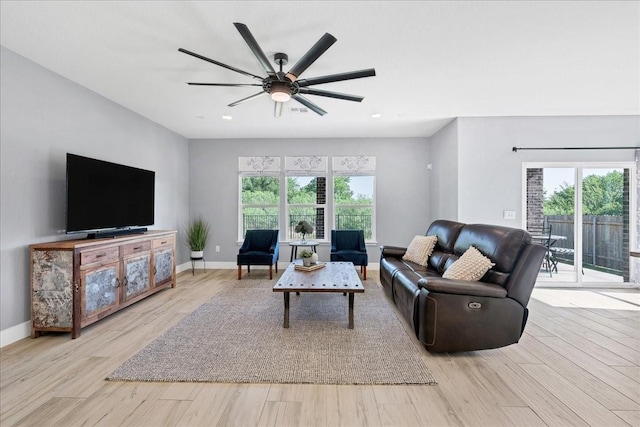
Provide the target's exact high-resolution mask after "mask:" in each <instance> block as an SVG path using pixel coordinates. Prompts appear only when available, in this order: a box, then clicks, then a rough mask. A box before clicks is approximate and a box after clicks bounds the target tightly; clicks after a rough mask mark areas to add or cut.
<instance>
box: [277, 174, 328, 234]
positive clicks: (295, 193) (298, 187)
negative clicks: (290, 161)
mask: <svg viewBox="0 0 640 427" xmlns="http://www.w3.org/2000/svg"><path fill="white" fill-rule="evenodd" d="M326 189H327V178H326V177H324V176H320V177H316V176H295V177H290V176H288V177H287V215H288V221H287V238H289V239H291V240H296V239H298V237H299V233H296V232H295V226H296V224H298V223H299V222H300V221H307V222H308V223H309V224H311V225H312V226H313V233H311V234H310V235H308V236H306V237H307V238H309V239H320V240H323V239H325V232H324V230H325V215H324V213H325V210H326V203H327V192H326Z"/></svg>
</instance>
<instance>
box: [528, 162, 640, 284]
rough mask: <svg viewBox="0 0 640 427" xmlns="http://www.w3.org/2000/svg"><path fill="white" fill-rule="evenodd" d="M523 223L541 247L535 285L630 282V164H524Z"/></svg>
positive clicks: (632, 227)
mask: <svg viewBox="0 0 640 427" xmlns="http://www.w3.org/2000/svg"><path fill="white" fill-rule="evenodd" d="M525 176H526V178H525V181H526V183H525V187H526V191H525V194H526V201H525V205H526V209H525V210H524V211H525V212H526V223H525V227H526V228H527V229H528V230H529V231H530V232H531V233H532V235H533V236H534V237H535V239H536V240H537V243H539V244H542V245H543V246H545V247H547V256H546V257H545V262H544V263H543V266H542V268H541V271H540V274H539V276H538V284H539V285H540V284H550V283H555V284H559V285H576V284H577V285H579V286H581V285H593V286H595V285H599V286H601V285H607V284H616V283H618V284H620V283H622V282H629V281H630V279H631V278H630V275H631V274H630V267H629V242H630V238H631V237H632V236H634V235H635V230H636V228H637V224H636V222H637V220H636V216H635V215H632V212H635V211H636V209H635V197H633V196H634V194H633V191H630V189H631V188H634V186H632V185H631V184H630V182H631V178H632V177H634V176H635V167H634V165H633V164H589V165H571V164H549V163H545V164H539V165H533V164H526V165H525Z"/></svg>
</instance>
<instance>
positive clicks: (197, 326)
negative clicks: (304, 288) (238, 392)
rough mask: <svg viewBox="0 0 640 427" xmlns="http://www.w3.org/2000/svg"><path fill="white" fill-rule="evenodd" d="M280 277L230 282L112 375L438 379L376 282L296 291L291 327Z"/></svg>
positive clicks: (248, 379) (266, 379) (286, 379)
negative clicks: (350, 292) (358, 287)
mask: <svg viewBox="0 0 640 427" xmlns="http://www.w3.org/2000/svg"><path fill="white" fill-rule="evenodd" d="M274 283H275V281H252V280H246V279H245V280H242V281H235V282H230V283H229V284H227V285H225V287H224V288H223V289H222V290H221V291H220V292H219V293H218V294H217V295H215V296H214V297H213V298H212V299H211V300H210V301H209V302H207V303H205V304H203V305H202V306H200V307H199V308H198V309H196V310H195V311H194V312H192V313H191V314H189V315H188V316H186V317H185V318H184V319H183V320H181V321H180V322H179V323H177V324H176V325H175V326H173V327H172V328H170V329H169V330H168V331H167V332H165V333H164V334H163V335H162V336H160V337H159V338H157V339H156V340H155V341H153V342H152V343H151V344H149V345H148V346H147V347H145V348H144V349H142V350H141V351H140V352H139V353H137V354H136V355H134V356H133V357H131V358H130V359H129V360H127V361H126V362H125V363H124V364H123V365H122V366H120V367H119V368H118V369H116V370H115V371H114V372H113V373H112V374H111V375H109V376H108V377H107V380H111V381H116V380H120V381H173V382H225V383H226V382H234V383H309V384H436V382H435V380H434V378H433V376H432V374H431V373H430V372H429V369H428V368H427V366H426V365H425V363H424V361H423V359H422V355H421V354H420V351H419V350H418V348H417V347H416V344H415V343H414V342H413V341H412V339H411V338H410V337H409V335H407V332H406V331H405V330H404V328H403V326H402V324H400V320H399V319H398V318H397V317H396V314H395V312H394V311H393V309H392V308H391V307H390V306H389V303H388V302H387V301H386V299H385V297H384V295H383V293H382V291H381V290H380V288H379V287H378V285H377V284H376V283H374V282H373V281H367V282H364V285H365V293H364V294H356V295H355V329H348V328H347V326H348V297H347V296H343V295H342V294H333V293H322V294H320V293H314V294H311V293H302V294H300V295H296V294H295V293H292V294H291V308H290V317H289V322H290V327H289V329H284V328H283V327H282V320H283V311H284V302H283V295H282V293H275V292H273V291H272V287H273V284H274Z"/></svg>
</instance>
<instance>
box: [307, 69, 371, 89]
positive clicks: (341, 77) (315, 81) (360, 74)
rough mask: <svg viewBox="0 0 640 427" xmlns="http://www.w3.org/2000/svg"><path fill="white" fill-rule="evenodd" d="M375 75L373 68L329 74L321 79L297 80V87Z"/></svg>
mask: <svg viewBox="0 0 640 427" xmlns="http://www.w3.org/2000/svg"><path fill="white" fill-rule="evenodd" d="M375 75H376V70H375V69H374V68H367V69H366V70H359V71H351V72H348V73H338V74H330V75H328V76H321V77H312V78H310V79H300V80H298V82H297V83H298V86H300V87H305V86H311V85H319V84H322V83H333V82H339V81H342V80H353V79H361V78H363V77H373V76H375Z"/></svg>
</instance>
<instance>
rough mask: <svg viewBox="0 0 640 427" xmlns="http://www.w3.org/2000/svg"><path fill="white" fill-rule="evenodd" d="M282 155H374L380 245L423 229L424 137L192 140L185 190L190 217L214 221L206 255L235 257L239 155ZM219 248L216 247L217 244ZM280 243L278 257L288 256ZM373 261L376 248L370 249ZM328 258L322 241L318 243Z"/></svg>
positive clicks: (425, 204) (403, 242)
mask: <svg viewBox="0 0 640 427" xmlns="http://www.w3.org/2000/svg"><path fill="white" fill-rule="evenodd" d="M266 155H269V156H282V157H284V156H285V155H289V156H295V155H300V156H304V155H326V156H338V155H371V156H376V167H377V174H376V193H377V200H376V201H377V240H378V242H379V243H380V244H391V245H407V244H408V243H409V242H410V241H411V238H412V237H413V236H414V235H416V234H424V232H425V230H426V227H427V225H428V224H429V223H430V218H429V174H428V173H427V168H426V165H427V163H428V162H429V146H428V140H427V139H426V138H424V139H423V138H380V139H357V138H350V139H284V140H275V139H250V140H191V141H190V148H189V182H190V186H189V193H190V212H191V215H192V216H196V215H202V216H203V217H204V218H206V219H207V220H209V222H210V223H211V225H212V237H211V241H210V243H209V244H208V245H207V248H206V250H205V259H206V260H207V261H213V262H216V261H217V262H233V263H234V265H235V262H236V256H237V254H238V244H237V230H238V228H237V227H238V225H237V224H238V157H240V156H266ZM216 245H219V246H220V252H217V253H216V252H215V246H216ZM281 246H284V247H283V249H282V251H281V255H280V260H281V261H288V260H289V254H290V252H289V248H288V246H287V245H281ZM368 250H369V261H370V262H377V261H378V259H379V257H380V251H379V250H378V247H377V246H375V245H373V246H370V247H369V248H368ZM319 254H320V257H321V259H328V250H327V247H326V246H322V247H320V248H319Z"/></svg>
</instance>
